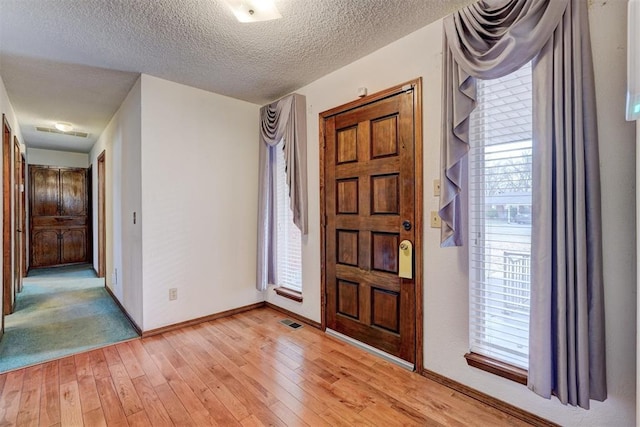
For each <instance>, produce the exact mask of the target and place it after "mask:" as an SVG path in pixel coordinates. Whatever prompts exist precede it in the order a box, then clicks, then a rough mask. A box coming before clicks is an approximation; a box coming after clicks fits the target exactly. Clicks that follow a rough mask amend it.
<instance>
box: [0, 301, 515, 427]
mask: <svg viewBox="0 0 640 427" xmlns="http://www.w3.org/2000/svg"><path fill="white" fill-rule="evenodd" d="M282 318H284V316H283V315H282V314H281V313H278V312H276V311H274V310H271V309H268V308H263V309H257V310H253V311H249V312H246V313H241V314H237V315H234V316H232V317H228V318H224V319H218V320H215V321H212V322H206V323H202V324H200V325H197V326H193V327H187V328H183V329H180V330H177V331H172V332H166V333H164V334H162V335H157V336H154V337H149V338H145V339H140V340H134V341H129V342H125V343H120V344H116V345H112V346H109V347H105V348H103V349H99V350H94V351H90V352H87V353H81V354H77V355H74V356H69V357H66V358H64V359H60V360H57V361H52V362H48V363H44V364H41V365H37V366H32V367H29V368H25V369H20V370H17V371H14V372H9V373H7V374H3V375H0V426H9V425H19V426H79V425H86V426H105V425H107V426H154V427H155V426H171V425H180V426H183V425H184V426H187V425H193V426H205V425H222V426H240V425H242V426H263V425H265V426H268V425H273V426H285V425H291V426H305V425H309V426H353V425H365V426H369V425H372V426H393V425H420V426H425V425H427V426H466V425H474V426H479V425H483V426H484V425H486V426H499V425H510V426H518V425H526V424H524V423H523V422H521V421H519V420H517V419H515V418H511V417H510V416H508V415H506V414H504V413H502V412H500V411H498V410H496V409H494V408H491V407H488V406H485V405H483V404H481V403H480V402H478V401H476V400H474V399H471V398H468V397H466V396H464V395H462V394H459V393H457V392H455V391H452V390H451V389H449V388H447V387H444V386H442V385H440V384H437V383H435V382H433V381H430V380H428V379H426V378H423V377H421V376H419V375H417V374H415V373H410V372H408V371H405V370H403V369H401V368H399V367H397V366H395V365H392V364H390V363H388V362H386V361H384V360H382V359H379V358H377V357H375V356H372V355H370V354H368V353H365V352H363V351H361V350H359V349H357V348H354V347H352V346H350V345H347V344H345V343H342V342H340V341H337V340H334V339H333V338H330V337H327V336H326V335H325V334H324V333H322V332H321V331H319V330H316V329H314V328H312V327H309V326H305V327H303V328H299V329H291V328H288V327H286V326H284V325H282V324H280V323H279V320H281V319H282Z"/></svg>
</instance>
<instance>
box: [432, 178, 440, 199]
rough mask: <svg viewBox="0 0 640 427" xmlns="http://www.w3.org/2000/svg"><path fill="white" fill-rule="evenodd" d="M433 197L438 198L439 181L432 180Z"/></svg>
mask: <svg viewBox="0 0 640 427" xmlns="http://www.w3.org/2000/svg"><path fill="white" fill-rule="evenodd" d="M433 195H434V196H439V195H440V180H439V179H434V180H433Z"/></svg>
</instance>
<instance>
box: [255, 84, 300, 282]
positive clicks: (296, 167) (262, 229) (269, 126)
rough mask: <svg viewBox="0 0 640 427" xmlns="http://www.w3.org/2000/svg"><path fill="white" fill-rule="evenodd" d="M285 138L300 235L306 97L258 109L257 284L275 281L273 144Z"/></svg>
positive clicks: (290, 99)
mask: <svg viewBox="0 0 640 427" xmlns="http://www.w3.org/2000/svg"><path fill="white" fill-rule="evenodd" d="M282 140H284V159H285V165H286V172H287V185H288V187H289V199H290V206H291V211H292V212H293V222H294V224H295V225H296V226H297V227H298V228H299V229H300V232H301V233H302V234H303V235H306V234H307V233H308V219H307V113H306V99H305V97H304V96H303V95H299V94H293V95H289V96H287V97H285V98H282V99H280V100H278V101H275V102H273V103H271V104H269V105H265V106H264V107H262V108H261V109H260V141H259V146H260V147H259V152H260V156H259V162H260V165H259V171H258V177H259V183H258V258H257V274H256V276H257V277H256V287H257V289H258V290H260V291H264V290H266V289H267V287H268V286H269V284H270V283H271V284H276V283H277V277H276V259H277V253H276V202H275V197H276V177H275V173H276V151H275V150H276V145H277V144H278V143H279V142H280V141H282Z"/></svg>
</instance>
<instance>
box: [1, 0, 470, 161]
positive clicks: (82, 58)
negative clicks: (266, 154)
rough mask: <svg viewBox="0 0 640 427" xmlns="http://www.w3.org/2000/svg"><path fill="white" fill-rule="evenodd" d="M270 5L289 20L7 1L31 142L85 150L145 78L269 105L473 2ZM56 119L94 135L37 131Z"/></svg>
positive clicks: (7, 31) (209, 9) (167, 8)
mask: <svg viewBox="0 0 640 427" xmlns="http://www.w3.org/2000/svg"><path fill="white" fill-rule="evenodd" d="M275 2H276V5H277V7H278V9H279V10H280V13H281V14H282V16H283V18H282V19H279V20H275V21H267V22H258V23H250V24H241V23H239V22H237V21H236V20H235V18H234V17H233V14H232V13H231V11H230V10H228V9H227V8H226V6H225V5H224V4H223V3H222V1H221V0H0V75H1V76H2V79H3V80H4V84H5V87H6V89H7V92H8V94H9V98H10V100H11V102H12V104H13V106H14V109H15V110H16V114H17V116H18V121H19V123H20V129H21V132H22V134H23V138H24V139H25V141H24V142H25V143H26V144H27V146H29V147H34V148H49V149H58V150H67V151H80V152H87V151H89V149H90V148H91V146H92V145H93V143H94V142H95V141H96V139H97V138H98V136H99V135H100V133H101V132H102V130H103V129H104V127H105V126H106V125H107V123H108V121H109V119H110V118H111V117H112V115H113V114H114V113H115V111H116V110H117V108H118V107H119V106H120V104H121V102H122V100H123V99H124V97H125V96H126V94H127V93H128V91H129V89H130V88H131V86H132V85H133V83H134V82H135V81H136V79H137V77H138V75H139V74H140V73H146V74H151V75H154V76H157V77H161V78H164V79H167V80H171V81H174V82H178V83H183V84H186V85H189V86H194V87H198V88H201V89H205V90H208V91H212V92H216V93H219V94H222V95H227V96H231V97H234V98H238V99H243V100H246V101H249V102H252V103H256V104H265V103H268V102H270V101H272V100H275V99H277V98H279V97H281V96H283V95H286V94H287V93H290V92H292V91H295V90H296V89H298V88H300V87H302V86H304V85H306V84H307V83H310V82H312V81H314V80H316V79H317V78H319V77H321V76H323V75H325V74H328V73H330V72H331V71H334V70H336V69H338V68H340V67H342V66H344V65H346V64H349V63H351V62H353V61H354V60H356V59H359V58H361V57H363V56H365V55H367V54H369V53H371V52H373V51H374V50H376V49H378V48H380V47H382V46H385V45H387V44H389V43H391V42H392V41H394V40H397V39H398V38H400V37H402V36H404V35H406V34H409V33H411V32H413V31H415V30H417V29H418V28H421V27H423V26H425V25H427V24H428V23H430V22H433V21H435V20H437V19H439V18H441V17H442V16H445V15H446V14H448V13H450V12H452V11H453V10H455V9H458V8H460V7H461V6H463V5H466V4H469V3H471V2H472V0H275ZM435 42H436V43H440V41H435ZM418 54H419V53H418ZM55 121H65V122H70V123H72V124H73V125H74V127H75V130H78V131H84V132H88V133H89V134H90V135H89V137H88V138H78V137H71V136H62V135H53V134H44V133H42V132H36V131H35V130H34V128H35V126H48V127H50V126H51V125H52V124H53V123H54V122H55Z"/></svg>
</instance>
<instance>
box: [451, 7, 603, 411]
mask: <svg viewBox="0 0 640 427" xmlns="http://www.w3.org/2000/svg"><path fill="white" fill-rule="evenodd" d="M532 59H533V60H534V72H533V73H534V77H533V88H534V89H533V90H534V102H533V109H534V129H533V134H534V143H533V146H534V152H533V167H534V194H533V204H534V215H533V219H534V220H533V226H532V227H533V229H532V235H533V240H532V247H533V249H532V289H531V294H532V300H531V323H530V340H529V341H530V342H529V345H530V351H529V353H530V356H529V388H530V389H532V390H533V391H535V392H536V393H538V394H540V395H541V396H544V397H547V398H549V397H550V396H551V394H555V395H557V396H558V398H559V399H560V401H562V402H563V403H565V404H566V403H569V404H572V405H579V406H581V407H584V408H588V407H589V398H592V399H598V400H603V399H605V398H606V383H605V360H604V315H603V307H604V301H603V284H602V249H601V248H602V245H601V218H600V175H599V168H598V142H597V129H596V114H595V111H596V110H595V96H594V93H595V91H594V80H593V71H592V59H591V46H590V41H589V26H588V17H587V10H586V2H585V1H584V0H511V1H506V0H493V1H489V0H486V1H480V2H478V3H475V4H473V5H471V6H469V7H467V8H464V9H462V10H460V11H458V12H456V13H454V14H453V15H450V16H448V17H446V18H445V19H444V49H443V99H442V111H443V117H442V126H443V129H442V148H441V149H442V153H441V156H442V176H441V182H442V191H441V195H440V207H441V209H440V216H441V217H442V219H443V225H442V231H441V245H442V246H452V245H455V246H458V245H461V244H462V242H463V236H462V224H463V221H462V215H463V214H464V213H463V212H462V211H461V209H460V204H461V193H462V192H463V191H466V182H464V180H465V176H464V174H463V173H462V172H463V170H462V167H463V163H462V162H461V161H462V159H463V158H464V157H465V156H466V153H467V151H468V149H469V115H470V114H471V111H473V109H474V108H475V99H476V82H475V78H481V79H492V78H497V77H501V76H504V75H506V74H509V73H511V72H513V71H515V70H516V69H518V68H520V67H521V66H523V65H524V64H525V63H527V62H528V61H530V60H532Z"/></svg>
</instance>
